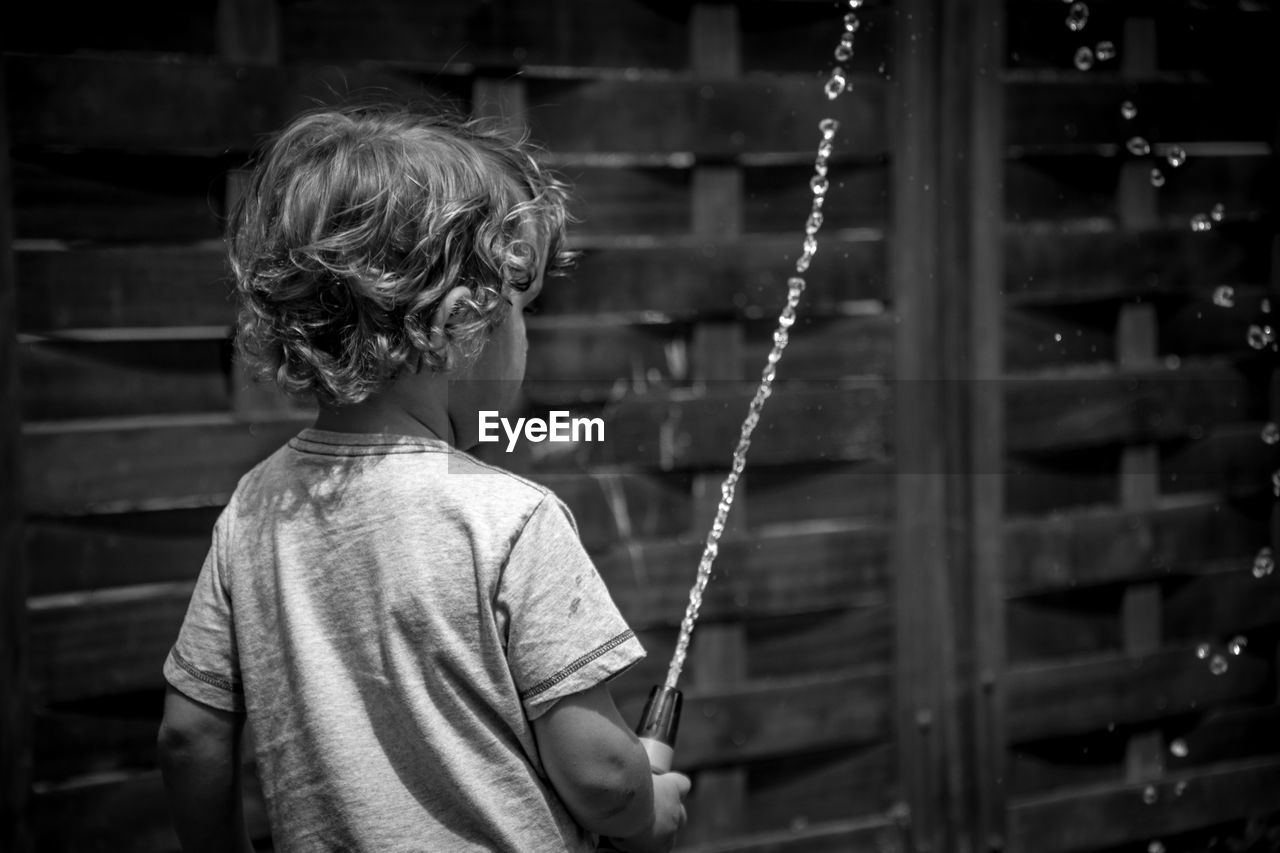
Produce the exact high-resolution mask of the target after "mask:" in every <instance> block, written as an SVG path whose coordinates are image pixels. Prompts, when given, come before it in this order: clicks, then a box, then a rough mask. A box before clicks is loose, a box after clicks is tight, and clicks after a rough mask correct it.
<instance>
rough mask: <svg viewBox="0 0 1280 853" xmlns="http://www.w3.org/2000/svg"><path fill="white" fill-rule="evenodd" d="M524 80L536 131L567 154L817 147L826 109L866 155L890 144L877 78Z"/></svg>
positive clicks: (851, 147) (846, 147)
mask: <svg viewBox="0 0 1280 853" xmlns="http://www.w3.org/2000/svg"><path fill="white" fill-rule="evenodd" d="M525 80H526V83H527V85H528V97H529V121H530V124H531V125H532V127H533V131H534V135H535V136H537V137H538V138H539V139H540V140H541V141H542V142H544V143H545V144H546V145H547V147H548V148H550V149H551V150H553V151H556V152H558V153H560V154H569V153H583V152H590V153H593V154H596V153H601V152H632V151H643V152H648V153H653V152H663V151H667V152H691V153H693V154H694V155H695V156H699V157H715V158H730V157H736V156H739V155H741V154H743V153H744V152H748V151H750V152H762V151H766V152H811V151H813V150H814V148H815V147H816V145H817V141H816V137H815V133H816V130H817V127H818V122H819V121H821V120H822V119H823V118H827V117H832V118H835V119H837V120H838V121H839V122H840V132H839V133H838V134H837V136H836V139H835V144H836V147H837V148H839V149H840V150H841V151H844V152H846V153H847V154H858V155H864V156H866V155H878V154H880V153H882V152H884V151H886V150H887V148H888V142H887V137H886V127H885V87H884V84H883V83H882V82H881V81H879V80H877V79H874V78H865V77H860V78H854V80H853V81H852V85H851V87H850V88H849V90H848V91H847V92H846V93H845V94H844V95H843V96H841V98H840V99H839V100H837V101H835V102H831V101H828V100H827V98H826V96H825V95H824V94H823V92H822V87H821V86H816V85H814V82H813V80H811V79H803V78H798V77H793V76H776V77H774V76H769V75H752V76H751V77H750V78H743V79H739V80H716V81H714V82H704V81H698V80H690V79H680V78H676V79H666V80H646V79H639V80H617V79H596V80H591V79H584V80H557V79H549V78H543V79H538V78H535V77H531V76H528V75H526V77H525Z"/></svg>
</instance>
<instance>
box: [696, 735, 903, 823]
mask: <svg viewBox="0 0 1280 853" xmlns="http://www.w3.org/2000/svg"><path fill="white" fill-rule="evenodd" d="M894 764H895V762H894V756H893V748H892V745H891V744H889V743H884V744H877V745H875V746H871V747H866V748H859V749H845V750H834V749H833V750H823V751H822V752H820V753H810V754H806V755H794V756H784V757H782V758H779V759H775V760H773V761H761V762H755V763H752V764H750V765H748V766H747V768H746V775H747V807H746V809H745V810H744V811H745V814H746V826H745V827H744V829H746V830H748V831H750V832H752V833H753V834H754V833H761V832H776V831H778V830H790V831H793V832H795V831H800V830H803V829H806V828H808V827H810V826H815V825H817V824H821V823H826V822H827V821H836V820H842V819H847V818H848V817H849V816H850V815H866V816H872V815H877V816H878V815H883V814H884V813H886V812H887V811H888V810H889V808H890V806H891V805H892V804H891V803H890V789H891V787H892V784H893V779H894V777H895V775H896V768H895V766H894ZM697 790H698V789H697V786H696V784H695V788H694V792H692V797H695V798H696V797H697V793H696V792H697ZM698 805H699V803H698V802H697V801H696V800H692V799H691V801H690V803H689V810H690V812H692V811H693V810H694V809H696V808H697V807H698Z"/></svg>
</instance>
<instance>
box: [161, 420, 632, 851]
mask: <svg viewBox="0 0 1280 853" xmlns="http://www.w3.org/2000/svg"><path fill="white" fill-rule="evenodd" d="M643 656H644V651H643V649H642V648H641V647H640V643H639V641H638V640H637V639H636V637H635V635H634V634H633V633H632V632H631V630H630V629H629V628H628V627H627V624H626V622H625V621H624V620H623V619H622V617H621V615H620V614H619V613H618V610H617V608H616V607H615V605H614V603H613V600H612V599H611V598H610V596H609V592H608V590H607V589H606V588H605V585H604V583H603V581H602V580H601V578H600V576H599V574H598V573H597V572H596V569H595V567H594V566H593V565H592V563H591V561H590V559H589V558H588V556H587V554H586V552H585V551H584V550H583V548H582V544H581V542H580V540H579V538H578V535H577V530H576V528H575V527H574V524H573V520H572V518H571V516H570V514H569V512H568V510H567V509H566V508H565V506H564V505H563V504H562V503H560V501H559V500H558V499H557V498H556V497H555V496H554V495H553V494H551V493H550V492H549V491H548V490H547V489H545V488H543V487H541V486H538V485H536V484H534V483H530V482H528V481H526V480H523V479H521V478H519V477H516V476H514V475H512V474H510V473H508V472H505V471H502V470H500V469H497V468H494V467H491V466H488V465H484V464H482V463H480V462H478V461H476V460H475V459H473V458H472V457H470V456H468V455H467V454H465V453H461V452H459V451H456V450H453V449H452V448H450V447H448V445H446V444H444V443H442V442H437V441H431V440H428V439H418V438H410V437H405V436H390V435H352V434H344V433H333V432H324V431H320V430H313V429H308V430H304V431H303V432H302V433H301V434H300V435H299V436H298V437H296V438H294V439H293V440H292V441H290V442H289V443H288V444H287V445H286V446H285V447H282V448H281V449H280V450H279V451H277V452H276V453H275V454H273V455H272V456H271V457H270V458H269V459H267V460H266V461H264V462H263V463H262V464H260V465H259V466H257V467H256V468H254V470H252V471H251V472H249V473H248V474H247V475H246V476H245V477H244V478H243V479H242V480H241V481H240V485H239V487H238V488H237V489H236V493H235V495H234V496H233V497H232V499H231V501H230V503H229V504H228V506H227V508H226V510H225V511H224V512H223V513H222V515H221V517H220V518H219V519H218V522H217V524H216V525H215V527H214V532H213V545H212V547H211V549H210V551H209V555H208V557H207V558H206V560H205V564H204V568H203V570H202V571H201V573H200V577H199V579H198V580H197V582H196V588H195V592H194V594H193V596H192V599H191V605H190V608H189V610H188V612H187V616H186V620H185V622H184V623H183V626H182V630H181V632H180V634H179V636H178V639H177V642H176V644H175V645H174V647H173V650H172V652H170V654H169V657H168V659H167V660H166V661H165V665H164V674H165V678H166V679H167V680H168V681H169V683H170V684H172V685H173V686H174V687H175V688H176V689H178V690H180V691H181V692H182V693H184V694H186V695H187V696H189V697H190V698H192V699H195V700H196V701H199V702H202V703H204V704H206V705H211V706H213V707H215V708H221V709H223V710H227V711H243V712H246V713H247V714H248V716H249V723H250V727H251V728H252V730H253V735H254V740H255V745H256V746H255V748H256V757H257V761H258V767H259V773H260V775H261V777H262V782H263V788H264V791H265V794H266V799H267V805H268V812H269V817H270V821H271V828H272V834H273V836H274V838H275V843H276V845H277V849H279V850H280V851H282V853H283V851H302V850H306V851H312V850H343V851H436V850H439V851H467V850H486V851H489V850H511V851H555V850H575V851H576V850H584V851H585V850H591V849H593V847H594V839H593V838H592V836H591V835H590V834H589V833H587V832H586V831H585V830H583V829H582V828H581V827H579V826H578V825H577V824H576V823H575V822H574V820H573V818H572V817H571V816H570V815H569V813H568V811H567V810H566V809H565V807H564V805H563V803H562V802H561V801H560V799H559V797H558V796H557V795H556V793H555V791H554V790H553V789H552V788H551V786H550V783H549V782H548V780H547V777H546V773H545V771H544V770H543V767H542V763H541V761H540V760H539V757H538V748H537V744H536V743H535V742H534V737H533V730H532V727H531V725H530V721H531V720H533V719H536V718H537V717H538V716H539V715H541V714H542V713H544V712H546V710H547V709H548V708H550V707H551V706H552V705H553V704H554V703H555V701H556V700H557V699H560V698H562V697H564V696H567V695H569V694H572V693H576V692H578V691H581V690H585V689H587V688H588V687H592V686H594V685H596V684H598V683H600V682H601V681H604V680H606V679H608V678H611V677H612V676H614V675H616V674H617V673H619V672H620V671H622V670H623V669H626V668H627V667H628V666H630V665H631V664H633V663H635V661H637V660H639V659H640V658H641V657H643Z"/></svg>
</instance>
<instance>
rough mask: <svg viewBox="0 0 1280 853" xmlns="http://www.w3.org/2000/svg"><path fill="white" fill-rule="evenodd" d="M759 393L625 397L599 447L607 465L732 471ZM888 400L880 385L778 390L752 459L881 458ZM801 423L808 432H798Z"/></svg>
mask: <svg viewBox="0 0 1280 853" xmlns="http://www.w3.org/2000/svg"><path fill="white" fill-rule="evenodd" d="M725 386H729V387H725ZM735 386H736V387H735ZM753 392H754V388H749V389H744V388H742V386H741V384H739V383H724V385H721V384H719V383H718V384H717V385H715V386H713V387H711V388H709V389H708V390H707V393H706V394H705V395H702V396H697V397H692V396H691V397H688V398H687V399H678V398H674V397H672V398H664V397H649V398H634V399H632V398H624V399H622V400H619V401H617V402H616V403H614V404H612V405H611V406H610V407H609V410H608V412H607V417H606V423H605V440H604V442H602V443H600V444H597V445H593V446H592V449H593V450H596V451H598V458H599V459H600V460H601V461H604V462H607V463H615V464H616V463H630V464H644V465H652V466H658V467H660V468H663V469H671V468H682V467H688V466H716V467H727V466H728V463H729V459H730V455H731V450H732V448H733V442H734V441H736V438H737V435H738V430H739V426H740V424H741V421H742V418H743V416H745V414H746V411H747V403H748V401H749V400H750V396H751V394H752V393H753ZM887 403H888V392H887V389H886V388H885V387H884V386H883V385H881V384H879V383H875V382H845V383H838V384H837V383H794V384H793V385H790V386H788V387H786V388H782V389H779V390H777V391H775V392H774V393H773V396H772V397H771V398H770V399H769V403H768V410H767V411H766V412H765V414H764V415H763V416H762V417H761V420H760V425H759V427H757V429H756V432H755V434H754V436H753V438H752V460H753V462H762V463H766V464H778V463H781V462H798V461H809V460H815V459H823V460H864V459H873V458H882V457H883V453H884V446H885V442H886V440H887V439H886V435H885V432H886V424H885V419H886V417H887V409H888V407H887ZM798 423H802V424H804V425H805V428H804V429H795V428H794V425H795V424H798Z"/></svg>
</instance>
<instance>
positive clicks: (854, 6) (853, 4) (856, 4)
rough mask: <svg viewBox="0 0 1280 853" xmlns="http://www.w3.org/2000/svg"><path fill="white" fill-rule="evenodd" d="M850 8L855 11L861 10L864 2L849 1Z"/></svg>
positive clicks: (857, 0) (860, 0)
mask: <svg viewBox="0 0 1280 853" xmlns="http://www.w3.org/2000/svg"><path fill="white" fill-rule="evenodd" d="M849 8H850V9H854V10H857V9H861V8H862V0H849Z"/></svg>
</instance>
